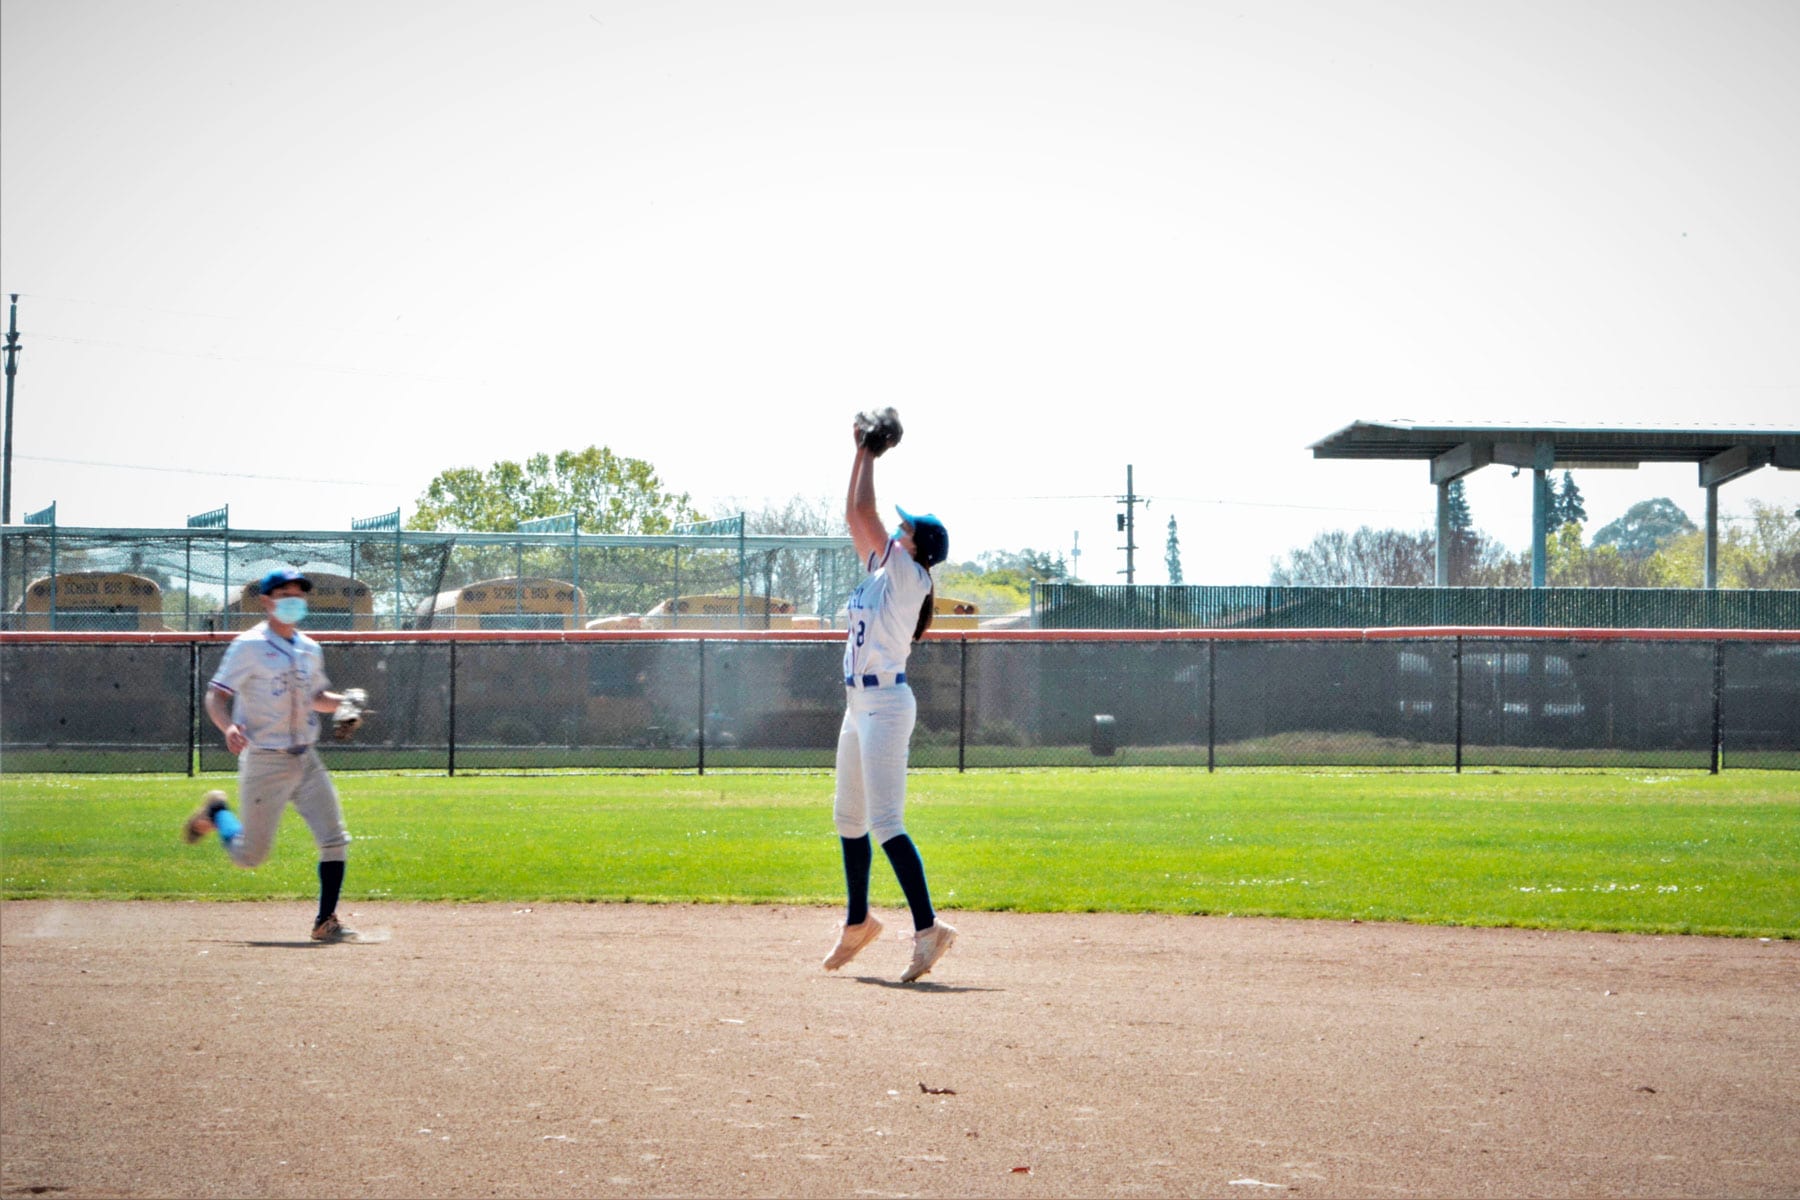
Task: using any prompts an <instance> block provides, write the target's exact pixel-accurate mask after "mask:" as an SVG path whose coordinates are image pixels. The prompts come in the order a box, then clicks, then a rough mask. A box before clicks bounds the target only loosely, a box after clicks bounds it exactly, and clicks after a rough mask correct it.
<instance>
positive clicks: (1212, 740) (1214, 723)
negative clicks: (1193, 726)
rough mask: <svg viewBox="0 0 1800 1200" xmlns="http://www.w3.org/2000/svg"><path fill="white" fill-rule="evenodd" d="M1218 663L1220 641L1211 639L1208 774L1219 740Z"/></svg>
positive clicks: (1208, 644)
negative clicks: (1217, 703)
mask: <svg viewBox="0 0 1800 1200" xmlns="http://www.w3.org/2000/svg"><path fill="white" fill-rule="evenodd" d="M1218 663H1219V643H1218V642H1217V641H1209V642H1207V643H1206V773H1207V774H1208V775H1210V774H1212V770H1213V749H1214V746H1215V745H1216V744H1217V741H1218V739H1217V736H1216V735H1217V732H1218V720H1217V714H1218V711H1219V710H1218V705H1216V704H1215V703H1214V699H1215V697H1216V696H1217V691H1216V688H1217V686H1218V685H1217V683H1216V682H1215V680H1216V677H1217V675H1218Z"/></svg>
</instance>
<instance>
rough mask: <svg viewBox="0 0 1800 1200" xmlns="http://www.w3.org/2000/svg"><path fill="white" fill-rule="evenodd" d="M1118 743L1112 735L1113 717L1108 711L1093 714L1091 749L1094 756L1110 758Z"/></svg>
mask: <svg viewBox="0 0 1800 1200" xmlns="http://www.w3.org/2000/svg"><path fill="white" fill-rule="evenodd" d="M1117 745H1118V742H1117V740H1116V739H1115V738H1114V736H1113V719H1112V716H1111V714H1109V713H1095V714H1094V736H1093V739H1092V745H1091V749H1092V750H1093V752H1094V757H1096V758H1111V757H1112V752H1113V750H1114V748H1115V747H1116V746H1117Z"/></svg>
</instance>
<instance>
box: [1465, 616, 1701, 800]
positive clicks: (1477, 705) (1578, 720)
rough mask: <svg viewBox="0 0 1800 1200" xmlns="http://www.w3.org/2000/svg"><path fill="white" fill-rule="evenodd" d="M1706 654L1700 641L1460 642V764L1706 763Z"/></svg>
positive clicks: (1684, 765) (1680, 765)
mask: <svg viewBox="0 0 1800 1200" xmlns="http://www.w3.org/2000/svg"><path fill="white" fill-rule="evenodd" d="M1712 660H1713V647H1712V645H1711V644H1709V643H1706V642H1673V643H1671V642H1660V643H1655V642H1539V641H1529V642H1528V641H1469V642H1466V643H1464V647H1463V663H1462V706H1463V742H1464V749H1463V762H1464V764H1465V765H1476V766H1480V765H1491V766H1543V767H1558V766H1649V767H1672V768H1700V769H1704V768H1706V767H1707V766H1709V765H1710V763H1711V756H1712Z"/></svg>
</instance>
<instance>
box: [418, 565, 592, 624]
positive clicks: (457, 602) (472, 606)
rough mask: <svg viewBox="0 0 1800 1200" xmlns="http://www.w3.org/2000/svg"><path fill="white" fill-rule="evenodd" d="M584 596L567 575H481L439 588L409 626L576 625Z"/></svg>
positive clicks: (421, 605) (583, 612) (584, 611)
mask: <svg viewBox="0 0 1800 1200" xmlns="http://www.w3.org/2000/svg"><path fill="white" fill-rule="evenodd" d="M586 614H587V598H586V597H585V596H584V595H583V594H582V591H581V589H580V588H578V587H576V586H575V585H574V584H572V583H570V582H569V581H568V580H566V579H544V578H538V577H530V578H524V579H521V578H518V577H517V576H509V577H507V578H504V579H484V580H482V581H481V582H479V583H470V584H465V585H463V586H462V587H459V588H451V589H449V590H448V591H443V592H439V593H438V594H437V595H436V596H433V597H432V598H431V599H429V600H423V601H421V602H420V603H419V606H418V608H417V609H416V610H415V611H414V614H413V628H414V629H579V628H581V620H582V618H583V617H584V616H585V615H586Z"/></svg>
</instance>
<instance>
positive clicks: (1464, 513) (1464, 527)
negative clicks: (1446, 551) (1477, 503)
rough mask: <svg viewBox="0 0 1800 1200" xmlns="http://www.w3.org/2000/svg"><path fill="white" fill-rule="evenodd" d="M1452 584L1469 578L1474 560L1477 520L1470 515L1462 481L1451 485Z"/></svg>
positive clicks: (1467, 497)
mask: <svg viewBox="0 0 1800 1200" xmlns="http://www.w3.org/2000/svg"><path fill="white" fill-rule="evenodd" d="M1448 502H1449V506H1450V582H1451V584H1452V585H1456V584H1461V583H1463V582H1464V581H1465V580H1466V579H1467V578H1468V570H1469V564H1470V563H1471V562H1472V561H1473V560H1474V553H1473V551H1474V546H1475V536H1476V535H1475V518H1474V517H1473V516H1471V515H1470V513H1469V494H1468V491H1467V490H1466V489H1465V488H1464V487H1463V481H1462V480H1460V479H1455V480H1452V481H1451V483H1450V494H1449V497H1448Z"/></svg>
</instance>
